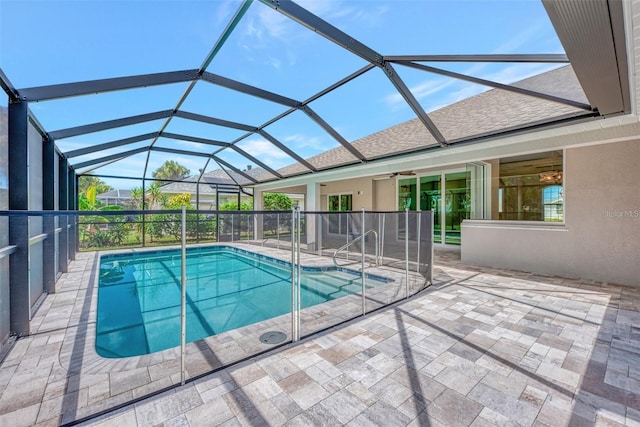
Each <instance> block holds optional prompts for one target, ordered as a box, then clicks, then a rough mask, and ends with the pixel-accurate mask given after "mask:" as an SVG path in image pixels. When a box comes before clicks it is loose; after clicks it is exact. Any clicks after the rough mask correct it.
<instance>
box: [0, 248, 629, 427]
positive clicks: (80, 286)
mask: <svg viewBox="0 0 640 427" xmlns="http://www.w3.org/2000/svg"><path fill="white" fill-rule="evenodd" d="M96 259H97V257H96V256H95V255H94V254H85V253H83V254H78V255H77V259H76V260H75V261H74V262H73V263H72V264H71V265H70V269H69V273H66V274H65V275H63V277H62V278H61V280H60V281H59V282H58V285H57V286H58V292H57V293H55V294H52V295H49V296H48V297H47V298H46V299H45V301H44V303H43V305H42V306H41V307H40V309H39V310H38V312H37V313H36V315H35V317H34V322H33V332H34V333H33V335H31V336H29V337H25V338H22V339H19V340H17V341H16V343H15V345H14V347H13V348H12V349H11V351H10V352H9V353H8V355H7V357H6V358H5V359H4V360H3V361H2V364H1V365H0V426H5V425H7V426H21V425H34V424H39V425H59V424H64V423H68V422H72V421H74V420H78V419H82V418H83V417H85V416H90V415H92V414H95V413H97V412H99V411H102V410H108V409H109V408H113V407H115V406H117V405H122V404H125V405H126V403H127V402H128V401H131V400H132V399H134V398H137V397H141V396H145V395H147V394H148V393H150V392H153V391H155V390H161V389H164V388H166V387H170V386H175V385H176V384H179V382H180V375H179V366H180V364H179V362H177V361H179V353H177V352H176V351H175V350H167V351H162V352H158V353H154V354H152V355H147V356H140V357H133V358H126V359H103V358H100V357H97V356H96V355H95V352H94V351H93V339H94V334H95V332H94V330H93V329H92V326H91V321H92V319H95V309H96V296H97V295H96V292H95V289H94V288H93V287H92V285H91V282H90V280H91V278H92V274H93V273H92V272H93V271H95V268H96ZM436 259H437V264H436V269H435V271H436V277H435V281H434V285H433V286H432V287H431V288H429V289H427V290H426V291H424V292H422V293H420V294H419V295H418V296H416V297H414V298H411V299H409V300H405V301H403V302H401V303H398V304H396V305H393V306H391V307H388V308H386V309H383V310H381V311H378V312H376V313H374V314H371V315H369V316H367V317H363V318H359V319H356V320H354V321H351V322H348V323H347V324H344V325H342V326H340V327H338V328H334V329H330V330H328V331H325V332H323V333H322V334H320V335H317V336H315V337H310V338H307V339H305V340H303V341H301V342H298V343H294V344H289V345H287V346H285V347H283V348H281V349H278V350H276V351H272V352H267V353H265V354H263V355H261V356H259V357H253V358H250V359H248V360H247V361H244V362H242V363H239V364H237V365H233V366H230V367H227V368H225V369H221V370H218V371H217V372H215V373H212V374H209V375H206V376H203V377H202V378H199V379H197V380H195V381H193V382H189V383H187V384H186V385H184V386H177V387H173V388H171V389H170V390H169V391H166V392H164V393H162V394H160V395H157V396H155V397H150V398H146V399H143V400H141V401H139V402H137V403H135V404H131V405H128V406H124V407H122V408H121V409H118V410H117V411H113V412H110V413H107V414H105V415H102V416H100V417H97V418H93V419H91V420H90V421H87V422H85V424H86V425H101V426H119V425H135V424H138V425H143V426H147V425H148V426H152V425H164V426H189V425H191V426H199V425H225V426H232V425H287V426H297V425H304V426H307V425H349V426H370V425H394V426H401V425H411V426H414V425H415V426H418V425H431V426H490V425H519V426H554V427H556V426H573V425H580V426H581V425H607V426H609V425H627V426H640V368H639V366H640V289H634V288H629V287H623V286H616V285H613V284H599V283H593V282H590V281H581V280H570V279H565V278H560V277H545V276H539V275H533V274H528V273H522V272H514V271H503V270H497V269H490V268H479V267H472V266H467V265H464V264H462V263H461V262H460V261H459V256H458V254H456V253H452V252H437V253H436ZM346 305H349V306H350V304H346ZM319 315H320V311H317V312H314V316H313V318H310V319H312V320H310V321H311V322H312V323H313V325H316V326H317V325H321V320H319V319H321V318H320V317H319ZM87 322H89V323H87ZM285 323H286V322H285ZM280 324H282V321H281V322H280ZM273 325H276V324H275V323H274V324H273ZM273 325H269V326H273ZM316 326H314V327H316ZM259 331H260V329H258V328H255V329H254V330H248V331H247V333H246V334H245V333H240V332H239V331H232V332H230V333H228V334H225V335H222V336H220V337H217V338H216V339H215V340H204V341H202V342H201V343H199V344H197V345H195V344H194V345H192V346H190V347H189V356H190V359H189V360H190V361H191V362H190V364H189V365H188V366H187V369H188V373H189V375H198V374H200V373H202V372H206V371H207V370H210V369H213V368H217V367H219V366H221V364H224V363H226V361H228V360H230V359H232V358H233V357H238V355H242V354H245V353H246V352H249V354H250V352H251V351H255V349H256V347H255V346H256V344H254V342H256V341H257V340H255V336H253V334H257V333H258V332H259ZM285 332H287V331H285ZM257 348H258V349H259V350H263V349H268V347H262V348H260V347H257ZM231 355H233V356H231Z"/></svg>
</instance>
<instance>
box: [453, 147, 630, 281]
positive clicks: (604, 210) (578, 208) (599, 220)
mask: <svg viewBox="0 0 640 427" xmlns="http://www.w3.org/2000/svg"><path fill="white" fill-rule="evenodd" d="M638 165H640V140H632V141H628V142H623V143H616V144H602V145H593V146H587V147H580V148H571V149H567V150H566V152H565V176H566V180H565V223H564V224H560V225H551V224H547V223H540V224H536V223H527V222H510V221H503V222H496V221H466V222H465V223H463V227H462V241H463V244H462V259H463V261H465V262H469V263H473V264H479V265H489V266H495V267H501V268H511V269H518V270H525V271H532V272H539V273H544V274H552V275H560V276H568V277H580V278H585V279H592V280H596V281H609V282H614V283H622V284H629V285H634V286H640V262H639V261H640V186H639V184H638V183H640V167H638Z"/></svg>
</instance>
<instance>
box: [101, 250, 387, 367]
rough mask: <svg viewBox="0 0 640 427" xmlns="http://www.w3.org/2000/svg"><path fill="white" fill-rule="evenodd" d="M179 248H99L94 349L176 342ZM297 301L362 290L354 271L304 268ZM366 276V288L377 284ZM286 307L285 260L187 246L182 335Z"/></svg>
mask: <svg viewBox="0 0 640 427" xmlns="http://www.w3.org/2000/svg"><path fill="white" fill-rule="evenodd" d="M180 261H181V253H180V250H159V251H151V252H144V253H128V254H116V255H104V256H102V257H101V260H100V279H99V284H98V312H97V325H96V350H97V352H98V354H100V355H101V356H103V357H112V358H115V357H128V356H136V355H141V354H148V353H153V352H155V351H160V350H164V349H167V348H172V347H175V346H178V345H180V275H181V272H180ZM301 276H302V277H301V305H302V307H303V308H305V307H310V306H312V305H315V304H320V303H323V302H326V301H329V300H332V299H336V298H340V297H342V296H345V295H349V294H352V293H359V292H360V291H361V289H362V283H361V278H360V274H359V273H357V272H351V271H349V270H344V269H340V270H337V269H335V268H323V269H319V268H315V269H314V268H306V267H305V268H304V270H303V274H302V275H301ZM382 280H384V279H382V278H376V277H373V276H371V277H370V276H367V287H371V286H374V285H375V284H376V283H382ZM290 311H291V267H290V264H288V263H285V262H282V261H277V260H274V259H271V258H266V257H264V256H259V255H256V254H253V253H251V252H248V251H244V250H242V249H238V248H234V247H230V246H214V247H204V248H190V249H189V250H188V251H187V342H191V341H196V340H199V339H202V338H205V337H208V336H211V335H215V334H219V333H221V332H225V331H229V330H231V329H235V328H239V327H242V326H246V325H249V324H252V323H256V322H259V321H262V320H265V319H269V318H272V317H276V316H279V315H282V314H285V313H289V312H290Z"/></svg>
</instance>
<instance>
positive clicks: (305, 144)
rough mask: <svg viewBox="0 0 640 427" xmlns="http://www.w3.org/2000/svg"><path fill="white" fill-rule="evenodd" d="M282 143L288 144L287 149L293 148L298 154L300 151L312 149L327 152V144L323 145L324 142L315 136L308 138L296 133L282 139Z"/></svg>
mask: <svg viewBox="0 0 640 427" xmlns="http://www.w3.org/2000/svg"><path fill="white" fill-rule="evenodd" d="M282 142H284V143H286V145H287V147H289V148H291V149H292V150H293V151H295V152H296V153H297V152H298V150H299V149H304V148H312V149H315V150H322V151H324V150H327V149H328V147H326V144H323V142H322V140H320V138H318V137H314V136H306V135H303V134H301V133H295V134H292V135H287V136H285V137H284V138H283V139H282Z"/></svg>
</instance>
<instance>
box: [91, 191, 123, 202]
mask: <svg viewBox="0 0 640 427" xmlns="http://www.w3.org/2000/svg"><path fill="white" fill-rule="evenodd" d="M96 199H98V200H103V199H125V200H127V199H131V190H111V191H107V192H105V193H100V194H98V195H97V196H96Z"/></svg>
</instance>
